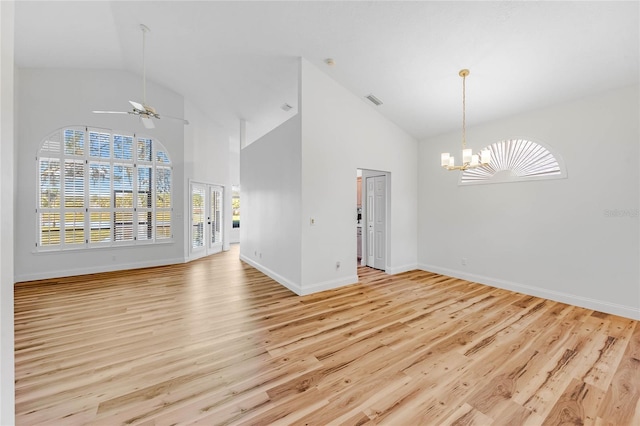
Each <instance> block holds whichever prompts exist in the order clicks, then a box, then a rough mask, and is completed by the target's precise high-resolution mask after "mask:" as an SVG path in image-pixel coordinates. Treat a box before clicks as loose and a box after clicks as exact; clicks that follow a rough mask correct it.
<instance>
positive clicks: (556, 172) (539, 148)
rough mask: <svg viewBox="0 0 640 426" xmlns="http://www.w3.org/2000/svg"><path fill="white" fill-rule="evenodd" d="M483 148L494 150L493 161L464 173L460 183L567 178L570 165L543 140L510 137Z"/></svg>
mask: <svg viewBox="0 0 640 426" xmlns="http://www.w3.org/2000/svg"><path fill="white" fill-rule="evenodd" d="M482 149H488V150H489V151H490V152H491V161H490V162H489V164H487V165H483V166H480V167H477V168H474V169H467V170H464V171H463V172H462V173H460V178H459V181H458V185H479V184H491V183H506V182H522V181H531V180H542V179H564V178H566V177H567V168H566V166H565V163H564V160H563V159H562V156H560V155H559V154H558V153H556V152H554V151H553V149H552V148H551V147H549V146H548V145H545V144H543V143H541V142H534V141H531V140H528V139H506V140H502V141H498V142H494V143H492V144H491V145H488V146H486V147H484V148H482Z"/></svg>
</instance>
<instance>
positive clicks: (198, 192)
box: [189, 182, 224, 259]
mask: <svg viewBox="0 0 640 426" xmlns="http://www.w3.org/2000/svg"><path fill="white" fill-rule="evenodd" d="M190 186H191V191H190V194H191V200H190V210H191V214H190V220H191V223H190V231H189V238H190V258H191V259H196V258H198V257H202V256H207V255H209V254H213V253H217V252H219V251H222V243H223V237H224V235H223V230H224V224H223V216H222V212H223V210H224V209H223V200H224V196H223V195H224V188H223V187H222V186H220V185H211V184H205V183H198V182H191V185H190Z"/></svg>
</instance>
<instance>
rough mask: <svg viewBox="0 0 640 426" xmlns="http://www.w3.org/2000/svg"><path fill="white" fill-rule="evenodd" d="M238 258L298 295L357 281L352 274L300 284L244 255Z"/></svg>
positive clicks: (355, 276) (356, 276)
mask: <svg viewBox="0 0 640 426" xmlns="http://www.w3.org/2000/svg"><path fill="white" fill-rule="evenodd" d="M240 260H242V261H243V262H245V263H247V264H249V265H251V266H252V267H254V268H256V269H257V270H258V271H260V272H262V273H263V274H265V275H266V276H268V277H269V278H271V279H272V280H274V281H277V282H278V283H279V284H282V285H283V286H285V287H286V288H288V289H289V290H291V291H292V292H294V293H295V294H297V295H298V296H306V295H308V294H313V293H318V292H321V291H325V290H331V289H334V288H338V287H342V286H345V285H349V284H355V283H357V282H358V275H357V274H356V275H353V276H349V277H345V278H339V279H336V280H331V281H324V282H319V283H315V284H312V285H308V286H307V285H305V286H301V285H300V284H296V283H294V282H292V281H291V280H288V279H286V278H285V277H283V276H282V275H279V274H278V273H276V272H274V271H272V270H271V269H269V268H267V267H265V266H264V265H262V264H260V263H258V262H256V261H254V260H252V259H250V258H248V257H246V256H243V255H240Z"/></svg>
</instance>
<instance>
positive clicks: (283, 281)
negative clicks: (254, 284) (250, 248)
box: [240, 254, 302, 296]
mask: <svg viewBox="0 0 640 426" xmlns="http://www.w3.org/2000/svg"><path fill="white" fill-rule="evenodd" d="M240 260H242V261H243V262H245V263H248V264H249V265H251V266H252V267H254V268H256V269H257V270H258V271H260V272H262V273H263V274H265V275H266V276H268V277H269V278H271V279H272V280H274V281H277V282H278V283H280V284H282V285H283V286H285V287H286V288H288V289H289V290H291V291H292V292H294V293H295V294H297V295H298V296H300V295H301V294H302V288H301V287H300V285H299V284H296V283H294V282H292V281H290V280H288V279H287V278H285V277H283V276H282V275H280V274H278V273H276V272H274V271H272V270H271V269H269V268H267V267H266V266H264V265H262V264H260V263H258V262H256V261H254V260H252V259H250V258H248V257H247V256H244V255H242V254H241V255H240Z"/></svg>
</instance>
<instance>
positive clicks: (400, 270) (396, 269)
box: [385, 263, 418, 275]
mask: <svg viewBox="0 0 640 426" xmlns="http://www.w3.org/2000/svg"><path fill="white" fill-rule="evenodd" d="M416 269H418V265H417V264H415V263H413V264H411V265H404V266H394V267H391V268H387V269H386V270H385V272H386V273H387V274H390V275H396V274H401V273H403V272H409V271H414V270H416Z"/></svg>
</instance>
